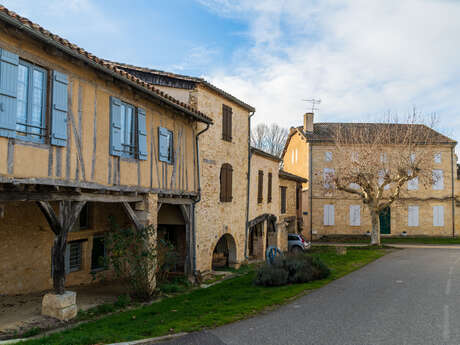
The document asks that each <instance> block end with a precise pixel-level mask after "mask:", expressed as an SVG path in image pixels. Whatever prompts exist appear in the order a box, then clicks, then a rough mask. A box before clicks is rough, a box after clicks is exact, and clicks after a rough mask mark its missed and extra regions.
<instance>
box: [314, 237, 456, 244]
mask: <svg viewBox="0 0 460 345" xmlns="http://www.w3.org/2000/svg"><path fill="white" fill-rule="evenodd" d="M321 242H323V240H321ZM324 242H337V243H370V238H369V237H367V236H366V237H364V236H343V237H340V236H337V237H330V238H328V239H326V240H325V241H324ZM381 242H382V244H398V243H400V244H460V237H455V238H453V237H382V238H381ZM313 243H314V242H313Z"/></svg>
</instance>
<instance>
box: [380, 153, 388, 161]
mask: <svg viewBox="0 0 460 345" xmlns="http://www.w3.org/2000/svg"><path fill="white" fill-rule="evenodd" d="M380 162H382V163H386V162H388V156H387V153H386V152H382V153H381V154H380Z"/></svg>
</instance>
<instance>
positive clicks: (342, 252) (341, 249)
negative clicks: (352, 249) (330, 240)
mask: <svg viewBox="0 0 460 345" xmlns="http://www.w3.org/2000/svg"><path fill="white" fill-rule="evenodd" d="M335 251H336V253H337V255H347V247H336V248H335Z"/></svg>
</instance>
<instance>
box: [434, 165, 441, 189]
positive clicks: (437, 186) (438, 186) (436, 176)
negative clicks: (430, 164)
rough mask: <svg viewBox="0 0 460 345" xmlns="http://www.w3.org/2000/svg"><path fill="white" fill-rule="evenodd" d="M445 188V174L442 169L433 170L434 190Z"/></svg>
mask: <svg viewBox="0 0 460 345" xmlns="http://www.w3.org/2000/svg"><path fill="white" fill-rule="evenodd" d="M443 189H444V176H443V171H442V170H433V190H443Z"/></svg>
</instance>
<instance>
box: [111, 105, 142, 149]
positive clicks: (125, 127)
mask: <svg viewBox="0 0 460 345" xmlns="http://www.w3.org/2000/svg"><path fill="white" fill-rule="evenodd" d="M144 114H145V112H144ZM144 117H145V116H144ZM110 121H111V132H110V154H112V155H113V156H122V157H134V156H135V154H136V118H135V108H134V106H132V105H131V104H128V103H125V102H122V101H120V100H119V99H118V98H116V97H110ZM144 127H145V126H144ZM143 133H144V134H145V135H146V131H145V128H144V131H143ZM145 146H147V143H145ZM145 155H146V156H147V153H146V154H145Z"/></svg>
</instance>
